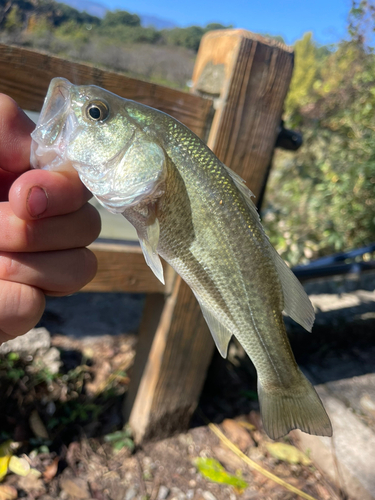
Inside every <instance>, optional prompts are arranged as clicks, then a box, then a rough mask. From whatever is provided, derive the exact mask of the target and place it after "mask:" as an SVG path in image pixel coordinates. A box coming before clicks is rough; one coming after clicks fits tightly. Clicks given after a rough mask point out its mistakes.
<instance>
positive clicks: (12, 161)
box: [0, 94, 35, 174]
mask: <svg viewBox="0 0 375 500" xmlns="http://www.w3.org/2000/svg"><path fill="white" fill-rule="evenodd" d="M34 128H35V123H34V122H33V121H32V120H30V118H28V116H26V115H25V113H24V112H23V111H22V109H21V108H20V107H19V106H18V105H17V103H16V102H15V101H14V100H13V99H12V98H11V97H9V96H7V95H5V94H0V168H1V169H3V170H6V171H8V172H13V173H15V174H22V173H23V172H25V171H26V170H29V168H30V144H31V137H30V134H31V132H32V131H33V130H34Z"/></svg>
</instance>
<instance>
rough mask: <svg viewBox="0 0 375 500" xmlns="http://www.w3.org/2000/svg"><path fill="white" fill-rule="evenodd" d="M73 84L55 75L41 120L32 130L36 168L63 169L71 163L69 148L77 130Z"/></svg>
mask: <svg viewBox="0 0 375 500" xmlns="http://www.w3.org/2000/svg"><path fill="white" fill-rule="evenodd" d="M72 87H73V86H72V84H71V83H70V82H69V81H68V80H66V79H65V78H54V79H53V80H52V81H51V83H50V86H49V89H48V93H47V96H46V98H45V100H44V104H43V108H42V111H41V113H40V116H39V119H38V123H37V124H36V128H35V130H34V131H33V132H32V134H31V137H32V145H31V156H30V163H31V166H32V167H33V168H45V169H49V170H54V169H59V168H61V167H62V165H63V164H64V163H67V161H68V160H67V158H66V148H67V146H68V144H69V141H70V140H72V136H73V135H74V132H75V130H76V129H77V125H78V122H77V119H76V117H75V115H74V114H73V113H71V112H70V105H71V88H72Z"/></svg>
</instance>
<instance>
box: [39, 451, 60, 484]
mask: <svg viewBox="0 0 375 500" xmlns="http://www.w3.org/2000/svg"><path fill="white" fill-rule="evenodd" d="M59 460H60V457H56V458H55V459H54V460H53V462H52V463H51V464H49V465H48V466H47V467H46V468H45V470H44V472H43V479H44V480H45V481H46V482H47V483H48V482H49V481H52V479H53V478H54V477H55V476H56V474H57V469H58V467H59Z"/></svg>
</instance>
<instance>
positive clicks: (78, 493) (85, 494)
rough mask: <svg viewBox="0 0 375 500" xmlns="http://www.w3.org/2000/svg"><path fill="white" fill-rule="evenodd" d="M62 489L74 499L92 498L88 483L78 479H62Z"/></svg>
mask: <svg viewBox="0 0 375 500" xmlns="http://www.w3.org/2000/svg"><path fill="white" fill-rule="evenodd" d="M60 487H61V489H62V490H64V491H65V493H67V494H68V495H69V496H70V497H74V498H82V499H83V498H90V493H89V488H88V484H87V481H84V480H83V479H80V478H78V477H72V478H69V477H62V478H61V480H60Z"/></svg>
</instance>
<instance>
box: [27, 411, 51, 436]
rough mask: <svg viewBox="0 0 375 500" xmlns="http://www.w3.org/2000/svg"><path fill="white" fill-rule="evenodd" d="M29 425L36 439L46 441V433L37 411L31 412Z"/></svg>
mask: <svg viewBox="0 0 375 500" xmlns="http://www.w3.org/2000/svg"><path fill="white" fill-rule="evenodd" d="M29 424H30V427H31V430H32V431H33V433H34V434H35V436H36V437H38V438H41V439H48V438H49V436H48V432H47V429H46V427H45V425H44V423H43V421H42V419H41V418H40V416H39V413H38V412H37V410H33V411H32V412H31V415H30V418H29Z"/></svg>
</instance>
